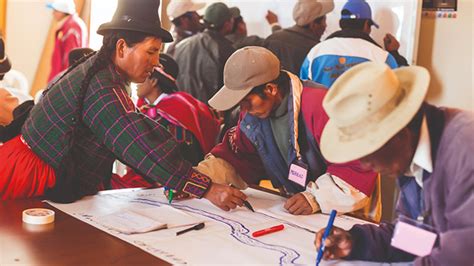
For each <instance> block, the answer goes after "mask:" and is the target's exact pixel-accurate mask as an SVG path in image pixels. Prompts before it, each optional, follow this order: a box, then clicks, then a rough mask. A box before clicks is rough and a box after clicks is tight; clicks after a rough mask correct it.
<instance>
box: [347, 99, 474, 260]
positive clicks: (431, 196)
mask: <svg viewBox="0 0 474 266" xmlns="http://www.w3.org/2000/svg"><path fill="white" fill-rule="evenodd" d="M425 114H426V119H427V123H428V131H429V135H430V141H431V156H432V161H433V172H432V173H431V174H429V173H428V172H426V171H425V174H424V178H423V188H422V189H413V186H412V185H410V182H413V183H414V182H415V181H414V178H411V179H410V180H407V179H406V178H403V177H401V178H399V186H400V195H401V197H400V200H399V202H398V207H397V211H398V213H399V214H402V215H405V216H407V217H411V218H413V216H417V215H419V214H420V213H426V214H427V215H426V216H425V221H424V222H425V223H426V224H428V225H431V226H432V227H433V228H434V229H435V230H436V232H437V234H438V240H437V243H436V244H435V247H434V248H433V250H432V251H431V254H429V255H428V256H425V257H419V258H416V259H415V265H458V266H460V265H472V263H473V262H474V254H473V252H472V251H473V250H474V238H473V236H474V220H473V219H472V211H473V210H474V198H473V189H474V161H473V157H472V153H473V151H474V134H473V128H474V114H473V113H472V112H467V111H459V110H455V109H440V108H436V107H434V106H430V105H428V107H427V110H426V113H425ZM421 197H422V199H423V203H424V204H423V205H424V206H425V207H424V209H423V206H422V205H421V204H420V203H421V201H419V200H418V199H421ZM415 219H416V217H415ZM393 229H394V226H393V225H392V224H381V225H380V226H375V225H355V226H354V227H353V228H352V229H351V230H350V233H351V235H352V237H353V239H354V241H355V242H354V243H353V247H354V249H353V250H352V253H351V254H350V256H349V259H356V260H372V261H386V262H396V261H407V260H412V259H414V257H413V256H412V255H410V254H407V253H405V252H402V251H401V250H399V249H396V248H393V247H391V246H390V239H391V238H392V235H393Z"/></svg>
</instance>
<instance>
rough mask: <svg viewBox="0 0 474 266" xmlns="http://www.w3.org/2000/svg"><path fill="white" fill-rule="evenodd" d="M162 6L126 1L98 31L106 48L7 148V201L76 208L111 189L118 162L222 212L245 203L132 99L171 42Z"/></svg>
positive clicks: (2, 149) (1, 173) (46, 101)
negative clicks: (41, 199) (196, 166)
mask: <svg viewBox="0 0 474 266" xmlns="http://www.w3.org/2000/svg"><path fill="white" fill-rule="evenodd" d="M158 7H159V1H158V0H121V1H119V4H118V7H117V10H116V11H115V14H114V17H113V19H112V21H111V22H109V23H105V24H102V25H101V26H100V27H99V29H98V31H97V32H98V33H99V34H101V35H103V36H104V40H103V46H102V48H101V49H100V50H99V51H98V52H97V53H94V54H92V55H90V56H88V57H86V58H85V59H84V60H82V62H79V63H77V64H75V65H73V66H71V67H70V68H69V69H68V70H67V71H66V72H65V74H63V75H62V77H61V78H59V79H58V80H57V81H56V82H54V83H53V84H51V85H50V86H49V88H48V91H47V92H46V94H45V95H44V98H43V99H42V100H41V102H40V103H38V104H37V105H36V106H35V107H34V108H33V109H32V110H31V113H30V115H29V117H28V119H27V120H26V122H25V124H24V126H23V128H22V134H21V135H19V136H18V137H16V138H14V139H12V140H10V141H8V142H6V143H5V144H4V145H2V146H0V196H1V198H2V199H15V198H27V197H35V196H45V197H46V198H48V199H52V200H55V201H59V202H72V201H74V200H77V199H79V198H81V197H83V196H85V195H91V194H95V193H96V192H97V189H98V186H99V184H101V183H103V182H105V183H107V181H108V180H109V179H110V177H111V175H112V164H113V162H114V161H115V160H116V159H118V160H120V161H122V162H124V163H125V164H127V165H128V166H130V167H131V168H133V169H134V170H135V171H136V172H138V173H140V174H142V175H143V176H144V177H145V178H146V179H147V180H148V181H150V182H158V183H160V184H162V185H166V186H168V187H170V188H172V189H175V190H177V191H178V192H184V193H187V194H189V195H191V196H194V197H197V198H201V197H205V198H207V199H208V200H210V201H211V202H212V203H214V204H215V205H217V206H219V207H221V208H225V206H228V205H230V206H234V207H235V206H236V205H240V206H241V205H242V199H243V198H244V197H245V196H242V195H243V193H241V192H240V191H238V190H235V189H232V188H229V187H227V186H223V185H217V184H212V182H211V180H210V179H209V178H208V177H207V176H205V175H203V174H200V173H199V172H196V171H194V170H193V169H192V167H191V164H189V163H188V162H186V161H184V160H183V159H182V156H181V155H180V154H179V151H178V148H177V147H178V146H177V144H176V142H175V141H174V140H173V138H172V137H171V135H170V133H169V132H167V131H166V130H165V129H164V128H163V127H162V126H160V125H159V124H158V123H156V122H155V121H153V120H152V119H149V118H147V117H146V116H144V115H142V114H139V113H137V112H136V111H135V107H134V104H133V102H132V101H131V99H130V98H129V96H128V92H129V90H130V88H129V84H130V82H135V83H141V82H144V81H145V80H146V78H147V77H149V76H150V75H151V73H152V72H153V69H154V67H156V66H157V65H158V62H159V61H158V60H159V51H160V48H161V45H162V42H171V41H172V37H171V35H170V33H169V32H167V31H166V30H164V29H162V28H161V23H160V19H159V16H158ZM222 191H224V192H225V193H224V194H225V197H221V198H220V199H217V197H216V196H215V195H219V194H220V195H219V196H222ZM215 192H219V193H215Z"/></svg>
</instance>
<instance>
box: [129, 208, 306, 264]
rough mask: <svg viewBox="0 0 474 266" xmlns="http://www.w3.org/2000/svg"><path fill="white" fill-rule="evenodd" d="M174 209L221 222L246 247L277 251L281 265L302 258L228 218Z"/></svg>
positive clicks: (190, 210)
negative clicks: (279, 254)
mask: <svg viewBox="0 0 474 266" xmlns="http://www.w3.org/2000/svg"><path fill="white" fill-rule="evenodd" d="M132 202H135V203H142V204H147V205H152V206H158V207H159V206H161V205H169V204H168V203H166V202H161V201H157V200H150V199H133V200H132ZM173 207H174V208H176V209H180V210H185V211H189V212H192V213H195V214H199V215H202V216H205V217H207V218H210V219H212V220H215V221H217V222H221V223H224V224H226V225H227V226H229V227H230V229H231V236H232V237H233V238H234V239H236V240H237V241H239V242H241V243H242V244H245V245H248V246H253V247H259V248H264V249H268V250H272V251H276V252H279V253H281V254H282V256H281V257H280V259H279V260H280V265H283V264H289V263H293V264H294V263H295V261H296V260H297V259H298V258H299V257H300V256H301V255H300V254H299V253H298V252H297V251H296V250H294V249H291V248H287V247H283V246H278V245H271V244H267V243H264V242H262V241H260V240H257V239H255V238H253V237H251V236H249V235H248V234H249V232H250V230H249V229H247V228H246V227H245V226H244V225H243V224H242V223H240V222H237V221H234V220H230V219H227V218H225V217H222V216H220V215H217V214H214V213H210V212H207V211H204V210H199V209H195V208H192V207H189V206H185V205H180V204H176V203H174V204H173ZM264 215H265V214H264ZM266 216H268V215H266ZM268 217H271V216H268ZM272 218H273V217H272ZM232 223H235V224H232ZM285 223H286V224H288V225H290V226H294V225H292V224H290V223H287V222H286V221H285ZM236 225H237V226H236ZM303 229H304V228H303Z"/></svg>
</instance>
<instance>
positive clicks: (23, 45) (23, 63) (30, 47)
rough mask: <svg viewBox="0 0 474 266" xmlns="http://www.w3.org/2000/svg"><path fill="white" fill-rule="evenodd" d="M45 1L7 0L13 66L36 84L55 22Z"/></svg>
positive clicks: (7, 41) (8, 33)
mask: <svg viewBox="0 0 474 266" xmlns="http://www.w3.org/2000/svg"><path fill="white" fill-rule="evenodd" d="M46 3H47V1H46V0H8V2H7V23H6V26H7V28H6V36H7V38H6V46H7V47H6V48H7V54H8V56H9V57H10V60H11V62H12V65H13V68H14V69H16V70H19V71H21V72H23V74H25V75H26V77H27V79H28V83H29V84H30V86H31V84H32V83H33V80H34V78H35V74H36V69H37V66H38V62H39V59H40V56H41V52H42V51H43V46H44V43H45V40H46V37H47V34H48V30H49V26H50V25H51V21H52V12H51V10H50V9H48V8H46Z"/></svg>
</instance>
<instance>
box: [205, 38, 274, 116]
mask: <svg viewBox="0 0 474 266" xmlns="http://www.w3.org/2000/svg"><path fill="white" fill-rule="evenodd" d="M279 75H280V60H278V58H277V57H276V56H275V55H274V54H273V53H272V52H270V51H269V50H268V49H265V48H263V47H258V46H247V47H244V48H241V49H239V50H237V51H235V52H234V53H233V54H232V55H231V56H230V57H229V59H228V60H227V62H226V63H225V66H224V86H222V88H221V89H220V90H219V91H218V92H217V93H216V94H215V95H214V96H213V97H212V98H211V99H210V100H209V105H210V106H212V107H213V108H214V109H216V110H218V111H225V110H228V109H230V108H232V107H234V106H235V105H237V104H238V103H239V102H240V101H242V99H243V98H245V96H247V94H249V92H250V91H251V90H252V89H253V88H255V87H257V86H259V85H262V84H265V83H267V82H270V81H273V80H275V79H276V78H278V76H279Z"/></svg>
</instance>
